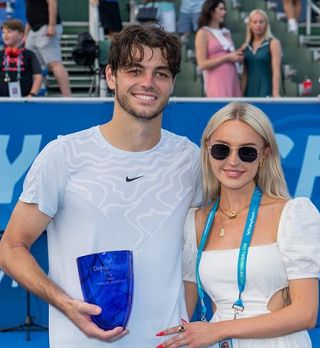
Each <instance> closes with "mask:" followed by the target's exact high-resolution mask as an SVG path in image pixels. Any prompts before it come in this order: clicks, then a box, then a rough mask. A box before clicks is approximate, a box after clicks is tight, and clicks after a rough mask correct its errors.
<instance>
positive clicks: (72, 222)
mask: <svg viewBox="0 0 320 348" xmlns="http://www.w3.org/2000/svg"><path fill="white" fill-rule="evenodd" d="M200 197H201V191H200V169H199V149H198V147H197V146H196V145H195V144H193V143H192V142H191V141H190V140H188V139H187V138H185V137H181V136H178V135H175V134H173V133H170V132H168V131H165V130H162V132H161V140H160V142H159V143H158V144H157V145H156V146H155V147H154V148H152V149H151V150H148V151H143V152H127V151H122V150H119V149H117V148H114V147H113V146H111V145H110V144H109V143H108V142H107V141H106V140H105V139H104V137H103V136H102V134H101V132H100V129H99V127H97V126H96V127H93V128H90V129H87V130H84V131H81V132H77V133H74V134H70V135H67V136H62V137H59V138H58V139H57V140H55V141H53V142H51V143H49V144H48V145H47V146H46V147H45V148H44V149H43V151H42V152H41V153H40V154H39V156H38V157H37V158H36V160H35V162H34V163H33V165H32V168H31V169H30V171H29V173H28V175H27V177H26V179H25V182H24V189H23V193H22V194H21V196H20V200H21V201H23V202H27V203H37V204H38V206H39V209H40V211H42V212H43V213H45V214H47V215H49V216H51V217H53V219H52V221H51V222H50V224H49V226H48V228H47V232H48V253H49V276H50V278H51V279H52V280H53V281H54V282H55V283H56V284H58V285H59V286H60V287H61V288H63V289H64V290H65V291H66V292H67V293H68V294H69V295H70V296H72V297H73V298H80V299H82V298H83V297H82V292H81V288H80V282H79V276H78V270H77V265H76V259H77V257H79V256H82V255H86V254H90V253H96V252H101V251H108V250H122V249H131V250H133V254H134V299H133V307H132V311H131V315H130V318H129V322H128V326H127V328H128V330H129V334H128V335H126V336H125V337H123V338H121V339H120V340H118V341H115V342H112V343H105V342H101V341H98V340H96V339H90V338H87V337H86V336H85V335H84V334H83V333H82V332H81V331H80V330H79V329H78V328H77V327H76V326H75V325H74V324H73V323H72V322H71V321H70V320H69V319H68V318H66V317H65V316H64V315H63V314H61V313H60V312H59V311H58V310H56V309H55V308H53V307H51V306H50V309H49V326H50V330H49V333H50V346H51V348H93V347H95V348H98V347H99V348H102V347H111V348H116V347H117V348H118V347H123V348H124V347H125V348H151V347H155V346H157V345H158V344H160V343H161V342H162V341H163V340H164V339H163V338H161V337H156V336H155V334H156V333H157V332H158V331H161V330H163V329H165V328H167V327H171V326H174V325H178V324H179V323H180V319H181V318H187V314H186V308H185V303H184V290H183V282H182V274H181V273H182V265H181V259H182V256H181V252H182V240H183V225H184V221H185V217H186V214H187V212H188V209H189V208H190V206H194V205H198V204H199V203H200Z"/></svg>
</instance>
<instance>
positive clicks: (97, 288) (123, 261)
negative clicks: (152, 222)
mask: <svg viewBox="0 0 320 348" xmlns="http://www.w3.org/2000/svg"><path fill="white" fill-rule="evenodd" d="M77 265H78V272H79V277H80V283H81V289H82V294H83V297H84V300H85V301H86V302H88V303H92V304H95V305H97V306H99V307H101V308H102V312H101V314H99V315H93V316H91V319H92V321H93V322H94V323H96V324H97V325H98V326H99V327H100V328H101V329H104V330H112V329H113V328H115V327H117V326H122V327H123V328H125V327H126V324H127V321H128V319H129V315H130V311H131V306H132V297H133V257H132V251H130V250H116V251H107V252H101V253H95V254H90V255H85V256H80V257H78V258H77Z"/></svg>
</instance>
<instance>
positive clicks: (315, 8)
mask: <svg viewBox="0 0 320 348" xmlns="http://www.w3.org/2000/svg"><path fill="white" fill-rule="evenodd" d="M312 11H313V12H315V13H317V14H318V15H319V16H320V7H319V6H318V5H316V3H315V2H314V1H312V0H308V1H307V12H306V34H307V35H310V34H311V26H312Z"/></svg>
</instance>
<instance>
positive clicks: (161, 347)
mask: <svg viewBox="0 0 320 348" xmlns="http://www.w3.org/2000/svg"><path fill="white" fill-rule="evenodd" d="M156 348H164V345H163V344H162V343H161V344H159V345H158V346H157V347H156Z"/></svg>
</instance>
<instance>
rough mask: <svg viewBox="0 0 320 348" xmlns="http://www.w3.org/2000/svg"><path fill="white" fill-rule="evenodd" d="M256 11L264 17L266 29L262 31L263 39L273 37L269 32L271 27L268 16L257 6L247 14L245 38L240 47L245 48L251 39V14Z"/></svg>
mask: <svg viewBox="0 0 320 348" xmlns="http://www.w3.org/2000/svg"><path fill="white" fill-rule="evenodd" d="M256 13H260V14H261V15H262V17H263V18H264V20H265V22H266V25H267V26H266V31H265V33H264V37H263V38H264V40H268V39H272V38H274V36H273V34H272V32H271V28H270V22H269V18H268V15H267V14H266V12H264V11H263V10H261V9H259V8H257V9H255V10H253V11H251V12H250V14H249V16H248V23H247V33H246V40H245V42H244V44H243V45H242V48H243V49H245V48H246V47H247V46H248V45H249V43H250V42H251V41H252V40H253V33H252V31H251V29H250V22H251V19H252V16H253V15H254V14H256Z"/></svg>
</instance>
